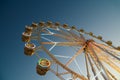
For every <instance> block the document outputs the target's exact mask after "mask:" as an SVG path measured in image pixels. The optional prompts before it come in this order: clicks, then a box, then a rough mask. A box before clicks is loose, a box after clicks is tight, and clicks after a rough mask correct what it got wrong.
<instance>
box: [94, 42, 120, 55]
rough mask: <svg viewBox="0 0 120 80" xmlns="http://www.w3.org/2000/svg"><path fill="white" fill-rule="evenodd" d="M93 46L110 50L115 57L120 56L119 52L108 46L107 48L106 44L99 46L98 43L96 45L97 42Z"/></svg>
mask: <svg viewBox="0 0 120 80" xmlns="http://www.w3.org/2000/svg"><path fill="white" fill-rule="evenodd" d="M93 44H94V45H97V46H101V47H102V48H104V49H106V50H108V51H109V52H112V53H114V55H116V56H120V51H119V50H116V49H114V48H111V47H108V46H106V45H104V44H98V43H95V42H94V43H93Z"/></svg>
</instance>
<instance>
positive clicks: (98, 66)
mask: <svg viewBox="0 0 120 80" xmlns="http://www.w3.org/2000/svg"><path fill="white" fill-rule="evenodd" d="M87 51H88V53H89V55H88V57H89V58H91V59H92V61H93V62H94V64H95V65H96V67H97V69H98V70H99V71H101V67H100V64H98V61H97V60H96V58H95V57H94V54H93V53H92V52H91V51H90V50H89V49H87ZM100 74H101V76H102V77H103V78H104V79H105V80H107V78H106V76H105V74H103V72H101V73H100Z"/></svg>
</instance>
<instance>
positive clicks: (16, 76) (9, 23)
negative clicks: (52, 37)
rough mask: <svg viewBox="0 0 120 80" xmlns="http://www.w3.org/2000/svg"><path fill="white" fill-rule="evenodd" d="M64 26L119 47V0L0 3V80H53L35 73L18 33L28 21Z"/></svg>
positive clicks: (17, 0)
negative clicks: (80, 29) (89, 33)
mask: <svg viewBox="0 0 120 80" xmlns="http://www.w3.org/2000/svg"><path fill="white" fill-rule="evenodd" d="M48 20H51V21H53V22H56V21H58V22H60V23H62V24H63V23H67V24H69V25H70V26H72V25H75V26H77V28H78V29H79V28H84V29H85V30H86V31H88V32H90V31H92V32H93V33H95V34H96V35H99V34H100V35H102V36H103V37H104V39H105V40H112V41H113V43H114V44H115V45H120V35H119V34H120V0H0V35H1V38H0V42H1V47H0V63H1V64H0V80H56V79H49V77H50V76H54V75H52V74H51V75H50V76H45V78H44V77H40V76H39V75H37V74H36V71H35V67H36V60H37V59H36V58H35V57H27V56H25V55H24V53H23V48H24V43H23V42H22V41H21V33H22V32H23V31H24V27H25V25H27V24H31V23H32V22H39V21H48Z"/></svg>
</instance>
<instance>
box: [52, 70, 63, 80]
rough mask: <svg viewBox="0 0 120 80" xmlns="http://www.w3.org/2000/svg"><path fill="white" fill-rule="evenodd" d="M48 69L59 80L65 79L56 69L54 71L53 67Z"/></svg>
mask: <svg viewBox="0 0 120 80" xmlns="http://www.w3.org/2000/svg"><path fill="white" fill-rule="evenodd" d="M50 71H51V72H52V73H54V74H55V75H56V76H57V77H58V78H60V80H65V79H64V78H63V77H62V76H61V75H60V74H59V73H57V72H56V71H54V70H53V69H51V68H50Z"/></svg>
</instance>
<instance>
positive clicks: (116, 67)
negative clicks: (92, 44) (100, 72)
mask: <svg viewBox="0 0 120 80" xmlns="http://www.w3.org/2000/svg"><path fill="white" fill-rule="evenodd" d="M102 60H104V62H106V63H107V64H108V65H110V67H112V68H113V69H115V70H116V71H117V72H119V73H120V68H119V67H118V66H117V65H116V64H114V63H113V62H112V61H111V60H109V59H108V60H107V59H106V58H105V57H104V58H103V57H102Z"/></svg>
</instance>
